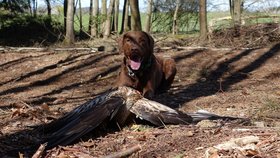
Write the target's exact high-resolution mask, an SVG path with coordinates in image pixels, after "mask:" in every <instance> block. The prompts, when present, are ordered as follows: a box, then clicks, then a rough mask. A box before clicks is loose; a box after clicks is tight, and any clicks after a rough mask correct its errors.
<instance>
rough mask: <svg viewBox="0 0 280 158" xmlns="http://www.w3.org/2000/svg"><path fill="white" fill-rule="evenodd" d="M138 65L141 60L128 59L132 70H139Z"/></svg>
mask: <svg viewBox="0 0 280 158" xmlns="http://www.w3.org/2000/svg"><path fill="white" fill-rule="evenodd" d="M140 66H141V61H133V60H130V67H131V69H132V70H139V68H140Z"/></svg>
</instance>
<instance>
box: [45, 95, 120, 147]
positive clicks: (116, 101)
mask: <svg viewBox="0 0 280 158" xmlns="http://www.w3.org/2000/svg"><path fill="white" fill-rule="evenodd" d="M111 94H112V93H105V94H103V95H100V96H98V97H96V98H95V99H93V100H91V101H88V102H86V103H84V104H83V105H80V106H78V107H77V108H75V109H74V110H73V111H71V112H70V113H68V114H66V115H65V116H64V117H62V118H60V119H58V120H56V121H54V122H52V123H50V124H48V125H46V126H45V127H44V128H45V131H46V132H48V133H50V136H49V137H48V138H47V142H48V147H53V146H56V145H67V144H69V143H71V142H73V141H74V140H76V139H77V138H79V137H81V136H83V135H85V134H86V133H88V132H90V131H92V130H93V129H95V128H96V127H98V126H99V125H100V124H101V123H103V122H104V120H106V119H111V118H113V117H114V115H115V114H116V113H117V112H118V110H119V108H120V107H122V106H123V105H124V103H125V102H124V100H123V98H122V97H120V96H116V95H111Z"/></svg>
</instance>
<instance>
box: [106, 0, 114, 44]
mask: <svg viewBox="0 0 280 158" xmlns="http://www.w3.org/2000/svg"><path fill="white" fill-rule="evenodd" d="M114 3H115V0H110V3H109V8H108V12H107V17H106V25H105V31H104V38H105V39H106V38H108V37H109V36H110V33H111V21H112V15H113V7H114Z"/></svg>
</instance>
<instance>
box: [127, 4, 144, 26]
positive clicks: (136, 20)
mask: <svg viewBox="0 0 280 158" xmlns="http://www.w3.org/2000/svg"><path fill="white" fill-rule="evenodd" d="M129 2H130V9H131V15H132V27H131V30H133V31H141V30H142V26H141V18H140V11H139V2H138V0H130V1H129Z"/></svg>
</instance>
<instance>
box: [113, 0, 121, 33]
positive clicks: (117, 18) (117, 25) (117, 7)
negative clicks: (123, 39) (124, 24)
mask: <svg viewBox="0 0 280 158" xmlns="http://www.w3.org/2000/svg"><path fill="white" fill-rule="evenodd" d="M119 6H120V1H119V0H115V5H114V8H115V11H114V15H115V16H114V31H115V32H116V33H117V34H118V33H119Z"/></svg>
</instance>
